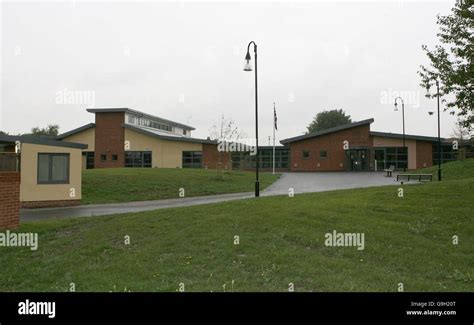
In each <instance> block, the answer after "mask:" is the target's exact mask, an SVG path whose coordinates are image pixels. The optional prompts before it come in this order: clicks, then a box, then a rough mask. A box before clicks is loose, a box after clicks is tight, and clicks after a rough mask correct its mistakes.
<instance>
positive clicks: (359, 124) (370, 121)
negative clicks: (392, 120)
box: [280, 118, 374, 144]
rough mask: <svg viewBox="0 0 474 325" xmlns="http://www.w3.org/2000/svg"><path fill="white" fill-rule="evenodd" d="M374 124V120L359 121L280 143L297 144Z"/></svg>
mask: <svg viewBox="0 0 474 325" xmlns="http://www.w3.org/2000/svg"><path fill="white" fill-rule="evenodd" d="M373 122H374V119H373V118H369V119H367V120H363V121H359V122H353V123H348V124H344V125H340V126H336V127H333V128H329V129H326V130H322V131H317V132H312V133H309V134H304V135H300V136H297V137H293V138H287V139H283V140H281V141H280V143H281V144H287V143H291V142H296V141H301V140H305V139H310V138H315V137H319V136H321V135H325V134H329V133H334V132H338V131H342V130H346V129H351V128H355V127H358V126H361V125H366V124H370V123H373Z"/></svg>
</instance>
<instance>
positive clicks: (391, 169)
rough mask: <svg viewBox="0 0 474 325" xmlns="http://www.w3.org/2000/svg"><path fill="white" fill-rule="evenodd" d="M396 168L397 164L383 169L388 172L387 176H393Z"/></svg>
mask: <svg viewBox="0 0 474 325" xmlns="http://www.w3.org/2000/svg"><path fill="white" fill-rule="evenodd" d="M394 170H395V166H394V165H391V166H390V167H389V168H387V169H384V170H383V171H384V172H386V173H387V175H385V176H386V177H392V173H393V171H394Z"/></svg>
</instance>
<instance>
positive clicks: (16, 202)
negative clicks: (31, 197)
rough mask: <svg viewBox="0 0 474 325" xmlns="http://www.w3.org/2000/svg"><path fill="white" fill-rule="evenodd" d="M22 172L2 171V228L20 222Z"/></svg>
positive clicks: (0, 184) (0, 203) (0, 175)
mask: <svg viewBox="0 0 474 325" xmlns="http://www.w3.org/2000/svg"><path fill="white" fill-rule="evenodd" d="M20 179H21V176H20V173H19V172H0V229H12V228H16V227H18V225H19V224H20Z"/></svg>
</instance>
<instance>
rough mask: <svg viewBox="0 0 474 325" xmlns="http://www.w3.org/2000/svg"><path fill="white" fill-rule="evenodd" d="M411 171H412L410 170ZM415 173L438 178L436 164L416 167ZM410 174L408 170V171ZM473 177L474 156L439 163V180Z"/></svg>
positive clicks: (435, 179)
mask: <svg viewBox="0 0 474 325" xmlns="http://www.w3.org/2000/svg"><path fill="white" fill-rule="evenodd" d="M411 173H413V172H411ZM416 173H424V174H433V180H434V181H437V180H438V165H436V166H432V167H427V168H422V169H418V170H417V171H416ZM408 174H410V172H408ZM472 177H474V158H471V159H464V160H456V161H451V162H448V163H444V164H441V180H442V181H443V180H453V179H465V178H472Z"/></svg>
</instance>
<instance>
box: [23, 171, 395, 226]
mask: <svg viewBox="0 0 474 325" xmlns="http://www.w3.org/2000/svg"><path fill="white" fill-rule="evenodd" d="M396 184H398V183H397V182H395V181H394V178H393V177H385V174H384V173H375V172H318V173H304V172H299V173H283V174H282V176H281V177H280V178H279V179H278V180H277V181H276V182H275V183H273V184H272V185H270V186H269V187H267V188H266V189H265V190H264V191H262V192H261V193H260V195H261V196H271V195H281V194H286V195H287V194H288V190H289V188H290V187H291V188H293V189H294V191H295V194H298V193H306V192H323V191H331V190H338V189H347V188H358V187H370V186H384V185H396ZM253 196H254V193H253V192H248V193H233V194H220V195H211V196H202V197H189V198H178V199H166V200H158V201H142V202H126V203H112V204H95V205H81V206H77V207H65V208H46V209H21V211H20V221H21V222H27V221H40V220H46V219H55V218H70V217H94V216H104V215H111V214H118V213H128V212H140V211H151V210H157V209H166V208H176V207H185V206H193V205H201V204H209V203H217V202H225V201H232V200H242V199H248V198H252V197H253Z"/></svg>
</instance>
